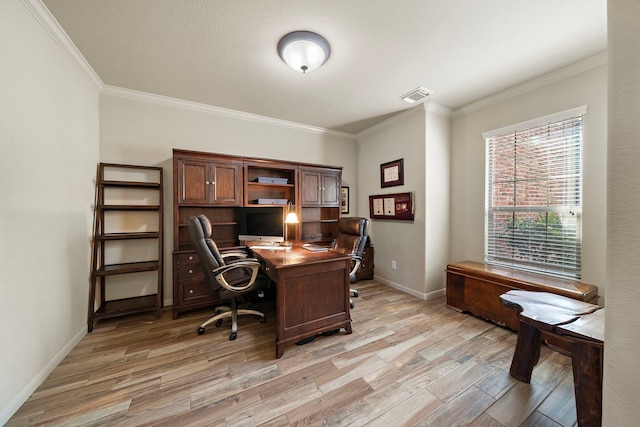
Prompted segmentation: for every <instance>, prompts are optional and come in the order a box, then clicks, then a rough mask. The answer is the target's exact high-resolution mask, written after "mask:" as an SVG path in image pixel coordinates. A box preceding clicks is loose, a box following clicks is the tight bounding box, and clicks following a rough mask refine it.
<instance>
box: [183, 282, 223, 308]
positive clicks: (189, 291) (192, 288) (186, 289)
mask: <svg viewBox="0 0 640 427" xmlns="http://www.w3.org/2000/svg"><path fill="white" fill-rule="evenodd" d="M179 286H180V285H179ZM180 287H181V291H182V292H181V294H180V297H181V298H180V301H179V302H180V303H181V304H182V303H186V304H191V303H198V302H204V301H212V300H213V299H214V298H215V293H214V292H213V290H211V286H209V284H208V283H195V284H184V285H181V286H180Z"/></svg>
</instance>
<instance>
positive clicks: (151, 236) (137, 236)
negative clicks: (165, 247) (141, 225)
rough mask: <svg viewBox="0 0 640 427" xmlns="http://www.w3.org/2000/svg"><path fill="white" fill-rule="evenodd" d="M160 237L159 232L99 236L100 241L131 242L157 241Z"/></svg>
mask: <svg viewBox="0 0 640 427" xmlns="http://www.w3.org/2000/svg"><path fill="white" fill-rule="evenodd" d="M159 237H160V233H159V232H158V231H150V232H144V233H107V234H104V235H102V236H97V239H98V240H130V239H157V238H159Z"/></svg>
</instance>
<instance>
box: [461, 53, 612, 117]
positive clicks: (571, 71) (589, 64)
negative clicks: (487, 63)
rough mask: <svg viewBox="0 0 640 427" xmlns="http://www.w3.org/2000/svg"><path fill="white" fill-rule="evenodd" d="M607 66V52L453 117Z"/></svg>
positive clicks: (550, 73)
mask: <svg viewBox="0 0 640 427" xmlns="http://www.w3.org/2000/svg"><path fill="white" fill-rule="evenodd" d="M606 64H607V52H603V53H600V54H598V55H595V56H592V57H591V58H587V59H584V60H582V61H579V62H576V63H573V64H571V65H568V66H566V67H564V68H560V69H558V70H555V71H551V72H549V73H547V74H543V75H542V76H540V77H536V78H535V79H532V80H529V81H527V82H524V83H522V84H519V85H517V86H513V87H511V88H509V89H505V90H503V91H501V92H497V93H495V94H493V95H490V96H488V97H486V98H483V99H480V100H478V101H475V102H472V103H470V104H467V105H465V106H463V107H460V108H457V109H456V110H454V111H453V114H452V115H451V117H452V118H456V117H459V116H463V115H465V114H469V113H471V112H473V111H477V110H480V109H482V108H485V107H488V106H490V105H492V104H495V103H498V102H501V101H505V100H507V99H510V98H513V97H515V96H518V95H522V94H523V93H526V92H530V91H532V90H534V89H538V88H540V87H543V86H546V85H549V84H551V83H555V82H557V81H560V80H563V79H566V78H568V77H571V76H574V75H576V74H580V73H582V72H585V71H589V70H591V69H593V68H596V67H600V66H602V65H606Z"/></svg>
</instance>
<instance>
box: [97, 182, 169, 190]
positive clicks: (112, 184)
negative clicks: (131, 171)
mask: <svg viewBox="0 0 640 427" xmlns="http://www.w3.org/2000/svg"><path fill="white" fill-rule="evenodd" d="M100 185H102V186H104V187H121V188H139V189H150V190H153V189H156V190H157V189H160V183H159V182H143V181H109V180H105V181H100Z"/></svg>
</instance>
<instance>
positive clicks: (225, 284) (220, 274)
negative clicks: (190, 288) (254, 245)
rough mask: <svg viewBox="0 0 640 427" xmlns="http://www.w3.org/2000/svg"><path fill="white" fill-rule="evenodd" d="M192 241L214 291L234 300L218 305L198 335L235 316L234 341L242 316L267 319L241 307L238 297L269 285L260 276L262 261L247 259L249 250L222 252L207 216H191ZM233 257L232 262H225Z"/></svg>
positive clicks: (190, 230)
mask: <svg viewBox="0 0 640 427" xmlns="http://www.w3.org/2000/svg"><path fill="white" fill-rule="evenodd" d="M187 227H188V230H189V237H190V238H191V243H192V245H193V247H194V249H195V250H196V252H197V254H198V258H199V259H200V264H201V265H202V269H203V270H204V274H205V277H206V278H207V281H208V282H209V285H210V286H211V287H212V288H213V290H215V291H217V293H218V296H219V297H220V298H221V299H224V300H231V306H230V307H227V306H221V307H216V308H215V316H213V317H212V318H211V319H209V320H207V321H206V322H204V323H203V324H202V325H200V327H199V328H198V335H202V334H204V330H205V328H206V327H207V325H208V324H210V323H213V322H215V324H216V327H219V326H220V325H221V324H222V320H223V319H225V318H227V317H230V318H231V334H230V335H229V339H230V340H235V339H236V337H237V336H238V315H239V314H253V315H256V316H259V317H260V322H261V323H264V322H265V321H266V319H265V316H264V314H263V313H261V312H259V311H256V310H248V309H238V303H237V300H236V297H238V296H240V295H244V294H247V293H249V292H254V291H258V290H260V289H262V288H264V287H266V285H267V284H268V281H267V280H266V279H265V278H263V277H261V276H259V272H260V263H259V262H258V260H257V259H254V258H247V257H246V253H244V252H239V251H229V252H225V253H224V254H221V253H220V251H219V250H218V247H217V246H216V244H215V242H214V241H213V240H212V239H211V223H210V222H209V219H208V218H207V217H206V216H205V215H198V216H194V217H191V218H189V221H188V223H187ZM225 259H229V261H225Z"/></svg>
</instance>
